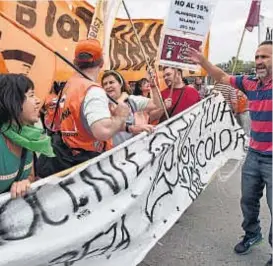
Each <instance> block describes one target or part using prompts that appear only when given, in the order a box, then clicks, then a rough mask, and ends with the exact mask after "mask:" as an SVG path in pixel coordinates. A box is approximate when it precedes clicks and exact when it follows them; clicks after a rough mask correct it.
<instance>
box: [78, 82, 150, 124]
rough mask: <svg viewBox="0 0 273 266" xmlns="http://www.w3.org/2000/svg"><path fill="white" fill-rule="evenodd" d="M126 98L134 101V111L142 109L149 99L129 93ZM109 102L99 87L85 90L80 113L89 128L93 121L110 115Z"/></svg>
mask: <svg viewBox="0 0 273 266" xmlns="http://www.w3.org/2000/svg"><path fill="white" fill-rule="evenodd" d="M128 98H129V100H130V101H133V102H134V104H135V106H136V111H143V110H144V109H145V108H146V107H147V105H148V103H149V101H150V99H149V98H146V97H143V96H135V95H130V96H129V97H128ZM109 102H110V100H109V99H108V98H107V95H106V93H105V91H104V90H103V89H102V88H100V87H92V89H90V90H89V91H88V92H87V94H86V96H85V98H84V102H83V106H82V114H83V117H84V118H85V121H86V122H87V124H88V126H89V128H90V126H91V125H92V124H93V123H95V122H97V121H99V120H102V119H105V118H110V117H111V113H110V110H109Z"/></svg>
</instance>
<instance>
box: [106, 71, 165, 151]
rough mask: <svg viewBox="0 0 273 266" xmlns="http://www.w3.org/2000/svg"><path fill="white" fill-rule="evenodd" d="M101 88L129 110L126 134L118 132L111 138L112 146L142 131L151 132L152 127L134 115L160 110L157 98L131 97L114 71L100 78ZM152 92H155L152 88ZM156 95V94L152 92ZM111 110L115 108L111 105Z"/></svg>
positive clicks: (152, 118)
mask: <svg viewBox="0 0 273 266" xmlns="http://www.w3.org/2000/svg"><path fill="white" fill-rule="evenodd" d="M101 82H102V86H103V88H104V89H105V91H106V93H107V94H108V95H109V96H110V97H112V98H113V99H114V100H116V101H118V102H125V103H127V104H128V106H129V107H130V110H131V114H130V115H129V118H128V120H127V121H126V132H119V133H117V134H116V135H115V136H114V138H113V143H114V146H117V145H119V144H120V143H122V142H124V141H126V140H127V139H130V138H131V137H133V136H134V135H137V134H139V133H141V132H143V131H146V132H148V133H150V132H152V131H153V126H152V125H150V124H148V121H144V120H142V121H139V120H137V116H136V115H135V114H136V113H137V112H140V111H145V112H147V113H148V115H149V114H150V112H152V111H155V110H160V109H161V104H160V100H159V99H158V97H157V96H155V97H154V100H151V99H149V98H147V97H143V96H140V95H139V96H135V95H131V91H130V90H129V89H128V87H127V85H126V82H125V80H124V78H123V77H122V76H121V75H120V74H119V73H118V72H116V71H114V70H110V71H106V72H105V73H104V75H103V76H102V81H101ZM152 90H156V88H155V87H152ZM154 95H157V92H154ZM111 108H112V110H114V109H115V106H113V105H112V104H111ZM158 118H159V117H155V116H153V117H150V120H151V121H154V120H156V119H158Z"/></svg>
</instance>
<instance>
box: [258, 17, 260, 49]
mask: <svg viewBox="0 0 273 266" xmlns="http://www.w3.org/2000/svg"><path fill="white" fill-rule="evenodd" d="M260 24H261V16H259V24H258V45H260V43H261V27H260Z"/></svg>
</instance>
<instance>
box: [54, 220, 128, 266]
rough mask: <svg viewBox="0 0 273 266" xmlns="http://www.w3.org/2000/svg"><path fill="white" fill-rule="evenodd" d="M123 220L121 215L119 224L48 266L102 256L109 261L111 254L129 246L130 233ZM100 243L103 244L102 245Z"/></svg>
mask: <svg viewBox="0 0 273 266" xmlns="http://www.w3.org/2000/svg"><path fill="white" fill-rule="evenodd" d="M125 219H126V215H123V216H122V217H121V221H120V222H115V223H114V224H113V225H111V226H110V227H109V228H108V229H106V230H105V231H103V232H100V233H98V234H97V235H95V236H93V237H92V238H91V239H89V240H88V241H86V242H85V243H83V245H82V246H81V248H80V250H77V249H75V250H72V251H69V252H66V253H63V254H62V255H60V256H58V257H56V258H54V259H52V260H51V261H50V262H49V265H59V264H62V265H64V266H68V265H73V264H74V263H75V262H77V261H80V260H83V259H87V258H92V257H97V256H103V255H104V256H106V258H107V259H110V258H111V253H112V252H115V251H117V250H124V249H126V248H128V247H129V245H130V242H131V239H130V233H129V231H128V229H127V227H126V225H125ZM101 243H103V245H102V244H101Z"/></svg>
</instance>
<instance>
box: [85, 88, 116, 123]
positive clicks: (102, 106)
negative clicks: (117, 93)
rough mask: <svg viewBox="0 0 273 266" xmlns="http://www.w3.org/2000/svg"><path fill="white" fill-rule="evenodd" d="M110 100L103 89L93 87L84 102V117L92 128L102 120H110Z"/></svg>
mask: <svg viewBox="0 0 273 266" xmlns="http://www.w3.org/2000/svg"><path fill="white" fill-rule="evenodd" d="M108 105H109V100H108V98H107V95H106V93H105V91H104V89H103V88H100V87H92V89H90V90H89V91H88V92H87V94H86V96H85V98H84V101H83V105H82V115H83V117H84V120H85V122H86V123H87V125H88V126H89V128H90V126H91V125H92V124H93V123H95V122H97V121H99V120H102V119H105V118H110V117H111V113H110V110H109V106H108Z"/></svg>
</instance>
